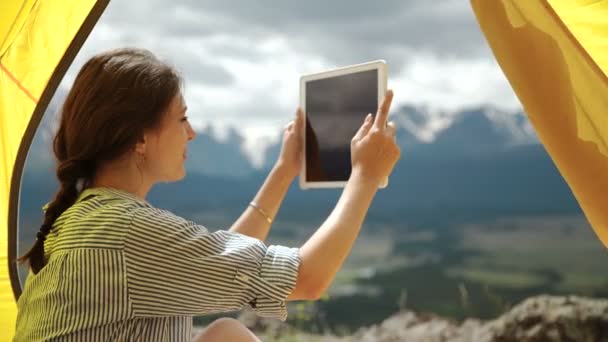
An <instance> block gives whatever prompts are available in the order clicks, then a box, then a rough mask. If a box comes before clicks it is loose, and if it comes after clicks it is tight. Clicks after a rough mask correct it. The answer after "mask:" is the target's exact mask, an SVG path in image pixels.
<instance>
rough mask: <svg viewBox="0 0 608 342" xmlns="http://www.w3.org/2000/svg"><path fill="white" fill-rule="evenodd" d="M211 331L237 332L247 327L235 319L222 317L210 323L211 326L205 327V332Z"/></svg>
mask: <svg viewBox="0 0 608 342" xmlns="http://www.w3.org/2000/svg"><path fill="white" fill-rule="evenodd" d="M211 329H218V330H224V329H230V330H232V329H239V330H241V329H247V327H246V326H245V325H244V324H243V323H241V322H240V321H239V320H237V319H234V318H230V317H222V318H218V319H216V320H215V321H213V322H211V324H209V325H208V326H207V330H211Z"/></svg>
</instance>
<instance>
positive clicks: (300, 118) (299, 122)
mask: <svg viewBox="0 0 608 342" xmlns="http://www.w3.org/2000/svg"><path fill="white" fill-rule="evenodd" d="M303 126H304V112H303V111H302V108H298V110H297V111H296V123H295V128H296V129H297V130H298V132H301V131H302V127H303Z"/></svg>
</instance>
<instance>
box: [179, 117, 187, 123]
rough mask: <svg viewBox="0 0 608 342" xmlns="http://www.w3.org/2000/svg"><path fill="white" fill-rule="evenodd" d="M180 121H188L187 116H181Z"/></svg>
mask: <svg viewBox="0 0 608 342" xmlns="http://www.w3.org/2000/svg"><path fill="white" fill-rule="evenodd" d="M180 121H181V122H186V121H188V117H187V116H184V117H183V118H182V119H181V120H180Z"/></svg>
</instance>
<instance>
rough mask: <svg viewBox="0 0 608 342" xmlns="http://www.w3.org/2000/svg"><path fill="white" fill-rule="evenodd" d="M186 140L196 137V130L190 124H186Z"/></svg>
mask: <svg viewBox="0 0 608 342" xmlns="http://www.w3.org/2000/svg"><path fill="white" fill-rule="evenodd" d="M187 133H188V141H190V140H192V139H194V138H196V131H195V130H194V129H193V128H192V125H190V124H188V131H187Z"/></svg>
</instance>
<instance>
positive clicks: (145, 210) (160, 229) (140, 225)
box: [129, 206, 208, 236]
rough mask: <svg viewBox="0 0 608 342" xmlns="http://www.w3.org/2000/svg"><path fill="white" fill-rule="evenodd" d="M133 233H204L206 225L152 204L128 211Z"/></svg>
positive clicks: (206, 231) (158, 234) (172, 234)
mask: <svg viewBox="0 0 608 342" xmlns="http://www.w3.org/2000/svg"><path fill="white" fill-rule="evenodd" d="M129 215H130V218H131V229H132V231H133V232H134V233H136V234H137V233H142V234H144V235H149V234H150V233H154V234H155V235H156V236H162V235H171V236H175V235H184V234H185V235H204V234H208V230H207V228H206V227H204V226H202V225H200V224H197V223H195V222H193V221H190V220H187V219H185V218H183V217H181V216H179V215H176V214H174V213H172V212H171V211H169V210H165V209H160V208H155V207H152V206H148V207H140V208H134V209H132V210H131V211H130V213H129Z"/></svg>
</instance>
